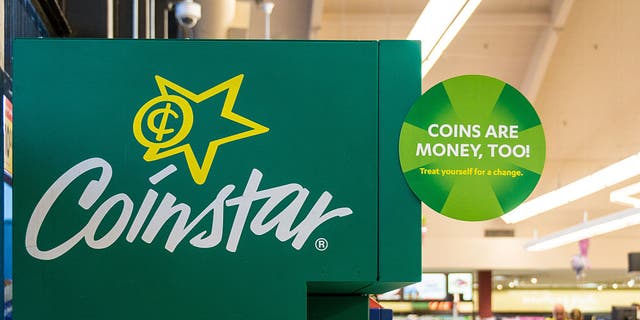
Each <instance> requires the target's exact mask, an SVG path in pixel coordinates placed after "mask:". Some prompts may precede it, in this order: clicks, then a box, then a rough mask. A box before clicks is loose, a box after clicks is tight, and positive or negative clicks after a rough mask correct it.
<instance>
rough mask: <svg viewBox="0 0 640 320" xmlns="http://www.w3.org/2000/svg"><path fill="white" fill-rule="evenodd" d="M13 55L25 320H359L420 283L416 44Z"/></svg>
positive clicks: (129, 45) (182, 46) (19, 44)
mask: <svg viewBox="0 0 640 320" xmlns="http://www.w3.org/2000/svg"><path fill="white" fill-rule="evenodd" d="M14 45H15V47H14V69H15V79H14V103H15V111H14V112H15V120H14V121H15V129H14V137H15V138H14V140H15V143H14V152H15V155H14V157H15V161H14V163H15V164H14V195H15V199H14V246H15V247H14V263H15V267H14V318H15V319H17V320H40V319H54V320H56V319H73V320H80V319H82V320H101V319H126V320H132V319H154V320H169V319H223V320H230V319H243V320H247V319H264V320H276V319H292V320H301V319H334V320H343V319H344V320H347V319H349V320H351V319H354V320H355V319H360V320H365V319H368V301H367V299H368V296H367V294H371V293H382V292H386V291H389V290H391V289H394V288H399V287H401V286H404V285H407V284H409V283H412V282H416V281H419V280H420V273H421V267H420V266H421V257H420V205H419V201H418V200H417V198H416V197H415V196H414V195H413V194H412V192H411V191H410V189H409V187H408V186H407V183H406V181H405V178H404V176H403V175H402V170H401V168H400V161H399V159H398V139H399V134H400V130H401V127H402V123H403V120H404V117H405V115H406V113H407V110H408V109H409V108H410V107H411V105H412V104H413V103H414V101H415V100H416V99H417V98H418V97H419V95H420V87H421V76H420V48H419V43H417V42H412V41H362V42H350V41H345V42H332V41H327V42H312V41H198V40H194V41H162V40H149V41H145V40H138V41H134V40H52V39H22V40H17V41H16V42H15V44H14Z"/></svg>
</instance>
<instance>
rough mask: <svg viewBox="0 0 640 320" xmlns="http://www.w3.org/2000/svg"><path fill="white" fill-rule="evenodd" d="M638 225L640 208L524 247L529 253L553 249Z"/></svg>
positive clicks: (578, 226)
mask: <svg viewBox="0 0 640 320" xmlns="http://www.w3.org/2000/svg"><path fill="white" fill-rule="evenodd" d="M637 224H640V208H632V209H627V210H624V211H620V212H618V213H614V214H610V215H608V216H604V217H601V218H598V219H594V220H591V221H587V222H585V223H581V224H578V225H575V226H572V227H570V228H567V229H564V230H561V231H558V232H555V233H552V234H549V235H546V236H544V237H541V238H538V239H535V240H532V241H529V242H528V243H526V244H525V246H524V247H525V249H527V250H528V251H543V250H548V249H553V248H556V247H559V246H562V245H565V244H569V243H574V242H578V241H580V240H582V239H588V238H591V237H595V236H597V235H601V234H604V233H609V232H612V231H616V230H620V229H623V228H627V227H630V226H634V225H637Z"/></svg>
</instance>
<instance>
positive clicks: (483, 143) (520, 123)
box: [399, 75, 546, 221]
mask: <svg viewBox="0 0 640 320" xmlns="http://www.w3.org/2000/svg"><path fill="white" fill-rule="evenodd" d="M545 150H546V146H545V139H544V132H543V130H542V124H541V123H540V118H538V115H537V114H536V111H535V110H534V109H533V107H532V106H531V104H530V103H529V101H528V100H527V98H525V97H524V96H523V95H522V94H521V93H520V92H518V90H516V89H515V88H513V87H512V86H510V85H509V84H507V83H505V82H503V81H500V80H498V79H494V78H491V77H487V76H480V75H465V76H460V77H456V78H451V79H448V80H445V81H443V82H440V83H438V84H437V85H435V86H433V87H432V88H431V89H429V90H428V91H427V92H425V93H424V94H423V95H422V96H421V97H420V98H419V99H418V100H417V101H416V103H415V104H414V105H413V106H412V107H411V110H409V113H408V114H407V117H406V119H405V121H404V123H403V125H402V131H401V132H400V143H399V151H400V165H401V166H402V172H403V173H404V176H405V178H406V179H407V182H408V183H409V186H410V187H411V190H413V192H414V193H415V194H416V195H417V196H418V198H420V200H421V201H422V202H424V203H425V204H426V205H428V206H429V207H430V208H431V209H433V210H435V211H437V212H440V213H441V214H443V215H445V216H448V217H450V218H454V219H458V220H466V221H479V220H488V219H493V218H496V217H499V216H501V215H503V214H505V213H507V212H509V211H511V210H513V209H514V208H515V207H517V206H518V205H519V204H520V203H522V202H523V201H524V200H525V199H526V198H527V197H528V196H529V194H531V192H532V191H533V188H535V186H536V184H537V183H538V180H539V179H540V174H541V173H542V168H543V167H544V159H545Z"/></svg>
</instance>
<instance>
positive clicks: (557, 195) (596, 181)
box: [502, 153, 640, 223]
mask: <svg viewBox="0 0 640 320" xmlns="http://www.w3.org/2000/svg"><path fill="white" fill-rule="evenodd" d="M638 174H640V153H638V154H634V155H632V156H630V157H628V158H626V159H624V160H621V161H619V162H616V163H614V164H612V165H610V166H608V167H606V168H604V169H602V170H600V171H596V172H594V173H593V174H590V175H588V176H586V177H584V178H580V179H578V180H576V181H574V182H571V183H569V184H567V185H565V186H563V187H561V188H558V189H556V190H554V191H551V192H549V193H545V194H543V195H541V196H539V197H537V198H535V199H533V200H530V201H527V202H525V203H523V204H521V205H520V206H518V207H517V208H515V209H513V210H512V211H511V212H509V213H507V214H505V215H503V216H502V220H504V222H506V223H516V222H520V221H522V220H525V219H528V218H531V217H533V216H536V215H538V214H541V213H543V212H546V211H549V210H551V209H554V208H557V207H559V206H562V205H565V204H567V203H569V202H572V201H575V200H578V199H580V198H583V197H586V196H588V195H590V194H593V193H595V192H598V191H600V190H602V189H604V188H606V187H609V186H612V185H614V184H617V183H620V182H622V181H624V180H627V179H629V178H631V177H634V176H637V175H638Z"/></svg>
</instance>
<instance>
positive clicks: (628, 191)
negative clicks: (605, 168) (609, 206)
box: [609, 182, 640, 208]
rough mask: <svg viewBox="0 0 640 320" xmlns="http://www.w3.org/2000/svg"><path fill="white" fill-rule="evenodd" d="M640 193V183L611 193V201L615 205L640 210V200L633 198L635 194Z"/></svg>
mask: <svg viewBox="0 0 640 320" xmlns="http://www.w3.org/2000/svg"><path fill="white" fill-rule="evenodd" d="M638 193H640V182H638V183H634V184H632V185H630V186H627V187H624V188H621V189H618V190H616V191H611V194H610V195H609V200H611V202H615V203H621V204H628V205H630V206H632V207H635V208H640V199H638V198H634V197H632V196H633V195H635V194H638Z"/></svg>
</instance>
